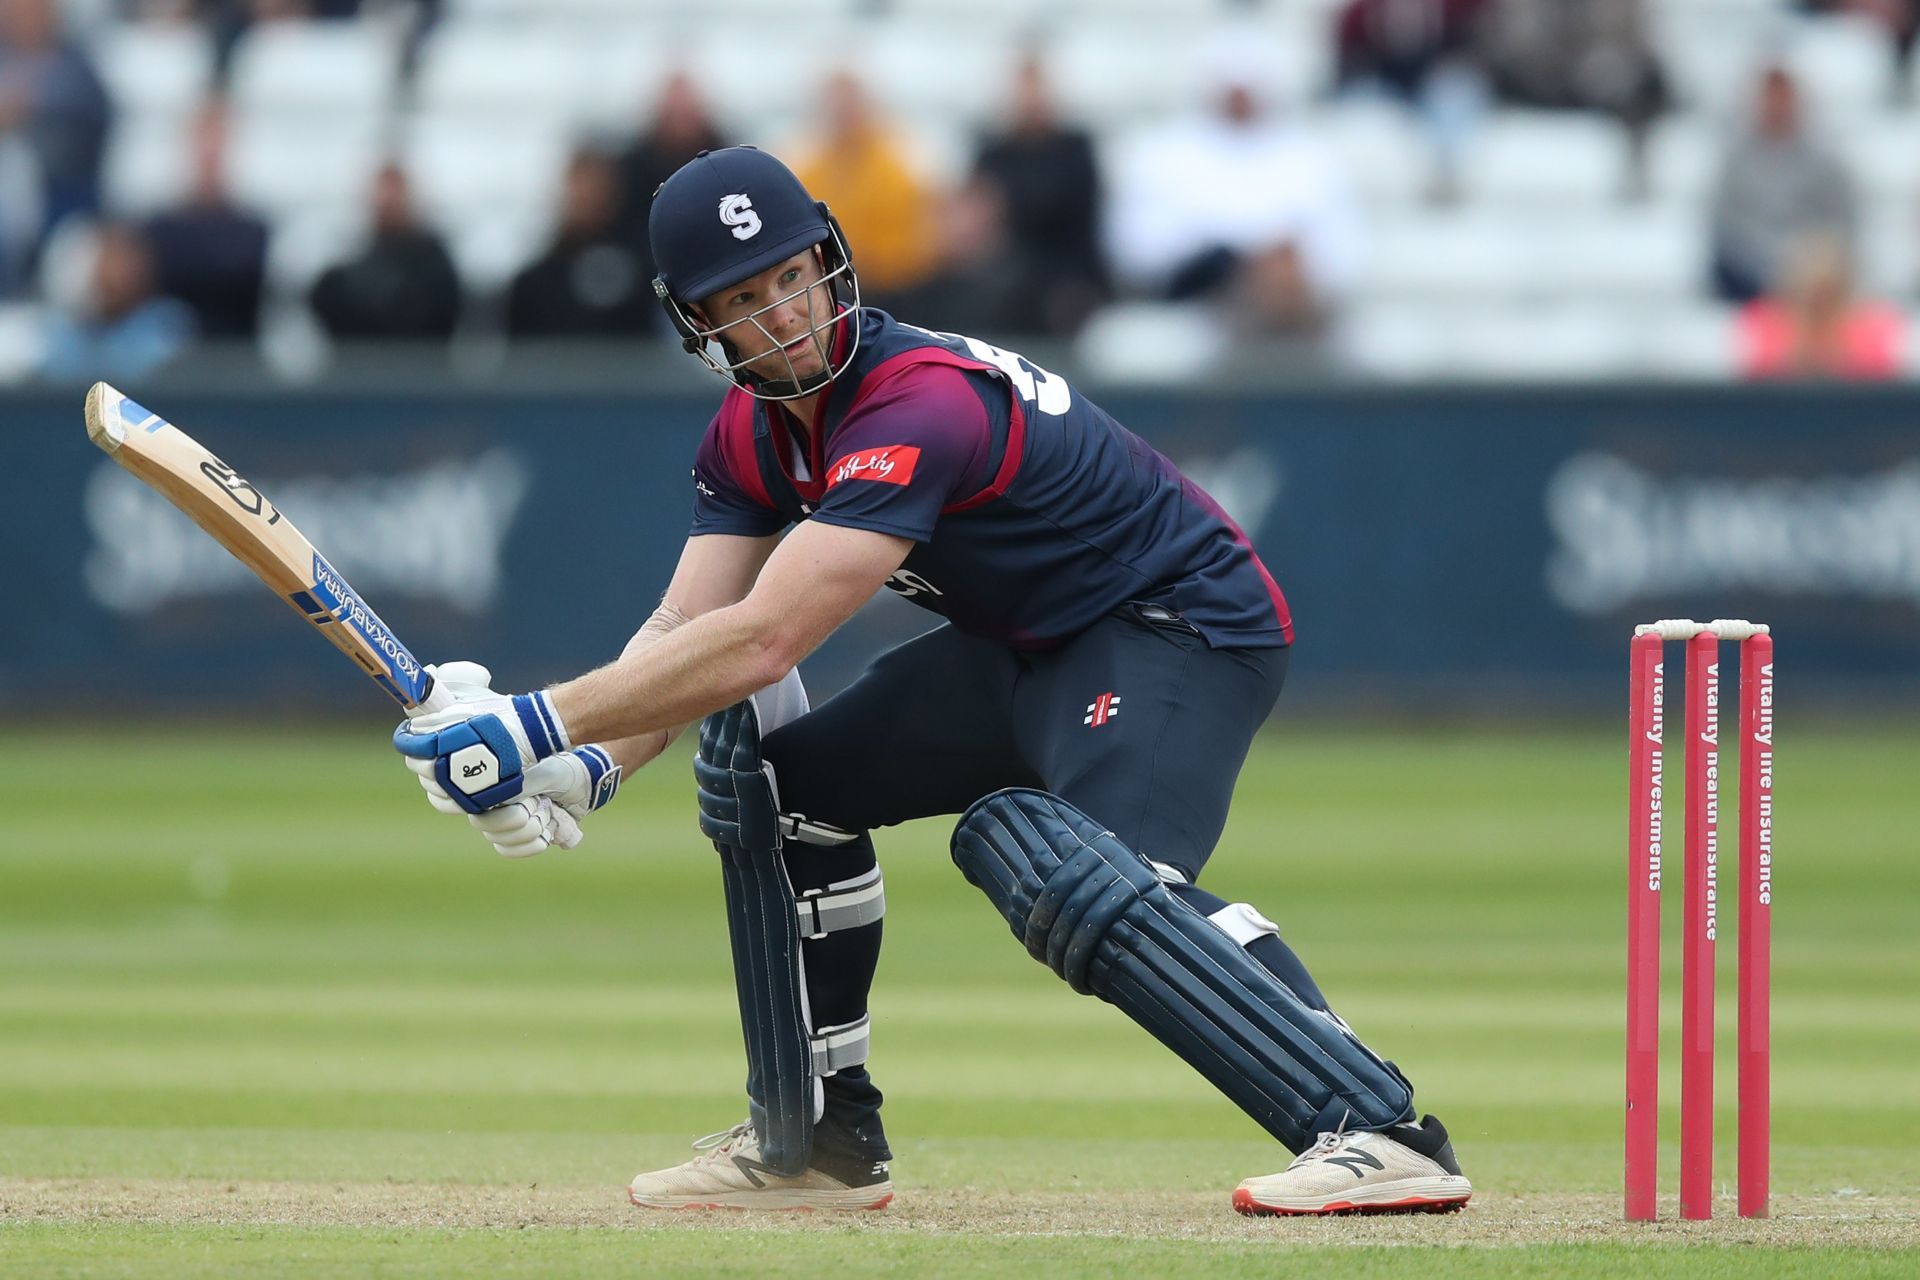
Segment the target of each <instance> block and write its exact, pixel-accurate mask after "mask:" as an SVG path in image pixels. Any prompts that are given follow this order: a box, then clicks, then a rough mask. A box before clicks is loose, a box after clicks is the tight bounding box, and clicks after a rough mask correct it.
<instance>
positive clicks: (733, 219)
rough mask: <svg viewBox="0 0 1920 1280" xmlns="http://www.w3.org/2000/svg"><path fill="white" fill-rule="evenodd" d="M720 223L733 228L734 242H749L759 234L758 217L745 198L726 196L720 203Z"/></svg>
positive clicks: (751, 202) (751, 204)
mask: <svg viewBox="0 0 1920 1280" xmlns="http://www.w3.org/2000/svg"><path fill="white" fill-rule="evenodd" d="M720 221H722V222H724V223H726V224H727V225H728V226H730V227H732V228H733V238H734V239H735V240H751V239H753V238H754V237H755V236H757V235H759V234H760V215H759V214H757V213H755V212H754V211H753V201H751V200H749V199H747V197H745V196H741V195H733V196H727V197H725V198H724V199H722V200H721V201H720Z"/></svg>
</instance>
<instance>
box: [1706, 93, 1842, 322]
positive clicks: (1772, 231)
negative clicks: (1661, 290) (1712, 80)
mask: <svg viewBox="0 0 1920 1280" xmlns="http://www.w3.org/2000/svg"><path fill="white" fill-rule="evenodd" d="M1854 217H1855V214H1854V193H1853V181H1852V178H1851V176H1850V175H1849V174H1848V172H1847V169H1846V166H1845V165H1844V164H1843V163H1842V162H1841V160H1840V157H1839V156H1838V155H1837V154H1836V153H1835V152H1833V151H1832V150H1830V149H1829V148H1827V147H1826V146H1824V145H1822V144H1821V143H1819V142H1817V141H1816V140H1814V139H1813V138H1812V137H1811V136H1810V135H1809V133H1808V132H1807V129H1806V126H1805V122H1804V121H1803V120H1802V118H1801V106H1800V91H1799V87H1798V85H1797V84H1796V83H1795V82H1794V78H1793V76H1792V74H1791V73H1790V72H1789V71H1788V70H1787V69H1786V68H1785V67H1783V66H1780V65H1777V64H1776V65H1773V66H1769V67H1767V68H1765V69H1764V70H1763V71H1762V72H1761V75H1760V83H1759V92H1758V95H1757V97H1756V99H1755V108H1754V117H1753V123H1752V126H1751V129H1750V131H1749V132H1748V133H1747V134H1746V135H1745V136H1743V137H1741V138H1739V139H1738V140H1737V141H1736V142H1735V143H1734V145H1733V146H1732V147H1731V148H1730V149H1729V151H1728V152H1727V155H1726V158H1725V160H1724V161H1723V162H1722V165H1721V170H1720V178H1719V183H1718V185H1717V187H1716V189H1715V191H1714V196H1713V226H1712V237H1713V250H1712V252H1713V284H1714V290H1715V292H1716V293H1717V294H1718V295H1719V296H1720V297H1722V298H1725V299H1727V300H1728V301H1730V302H1748V301H1751V300H1752V299H1754V298H1756V297H1759V296H1760V295H1762V294H1765V293H1769V292H1772V291H1773V290H1774V289H1775V288H1776V287H1777V285H1778V284H1779V282H1780V280H1781V270H1782V268H1783V267H1784V266H1785V264H1786V260H1787V251H1788V249H1789V248H1790V246H1792V245H1793V244H1794V243H1795V242H1796V241H1798V240H1800V239H1801V238H1803V237H1805V236H1807V235H1809V234H1816V233H1824V234H1827V235H1830V236H1833V237H1835V238H1836V239H1838V240H1839V241H1840V242H1841V244H1842V245H1843V246H1850V245H1851V244H1852V241H1853V234H1854Z"/></svg>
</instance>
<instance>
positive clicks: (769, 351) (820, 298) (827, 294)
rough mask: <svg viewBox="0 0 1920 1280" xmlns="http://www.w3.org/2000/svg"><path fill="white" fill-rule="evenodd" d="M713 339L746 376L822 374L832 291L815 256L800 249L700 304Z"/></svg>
mask: <svg viewBox="0 0 1920 1280" xmlns="http://www.w3.org/2000/svg"><path fill="white" fill-rule="evenodd" d="M699 305H700V311H701V313H702V314H703V315H704V316H705V317H706V320H707V323H708V325H709V326H710V327H711V328H712V329H713V330H714V333H715V336H716V337H721V338H724V339H726V341H727V342H728V343H729V344H731V345H732V347H733V349H734V351H735V352H737V353H738V354H737V356H736V358H737V359H738V360H739V361H740V362H741V364H742V365H743V366H744V367H745V368H746V369H748V370H749V371H751V372H753V373H756V374H758V375H759V376H761V377H763V378H769V379H772V380H774V381H776V382H799V381H800V380H801V379H803V378H808V377H812V376H814V375H815V374H819V373H822V372H825V370H826V368H827V361H828V358H829V353H828V350H827V344H828V343H829V342H830V341H831V340H832V336H833V317H834V306H833V288H832V286H831V285H829V284H828V283H827V282H826V281H824V280H823V279H822V278H821V273H820V259H819V256H818V254H817V251H815V250H813V249H803V250H801V251H800V252H799V253H796V254H794V255H793V256H792V257H791V258H788V259H787V260H786V261H784V262H781V263H778V264H776V265H775V266H772V267H769V268H768V269H767V270H765V271H762V272H761V273H760V274H759V275H757V276H753V277H751V278H750V279H746V280H742V281H740V282H739V283H738V284H733V285H729V286H727V287H726V288H725V289H722V290H720V291H719V292H718V293H711V294H708V295H707V296H706V297H705V298H702V299H701V300H700V304H699Z"/></svg>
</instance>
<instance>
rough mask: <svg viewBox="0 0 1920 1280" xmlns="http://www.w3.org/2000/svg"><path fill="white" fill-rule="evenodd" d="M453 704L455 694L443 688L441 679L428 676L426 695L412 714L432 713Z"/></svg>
mask: <svg viewBox="0 0 1920 1280" xmlns="http://www.w3.org/2000/svg"><path fill="white" fill-rule="evenodd" d="M452 705H453V695H451V694H449V693H447V692H446V691H445V690H443V689H442V688H441V687H440V682H439V681H437V680H435V679H434V678H433V677H432V676H428V677H427V693H426V696H425V697H423V698H421V699H420V701H419V703H418V704H417V705H416V706H414V707H413V709H412V714H414V715H430V714H432V713H433V712H435V711H444V710H446V709H447V708H448V707H450V706H452Z"/></svg>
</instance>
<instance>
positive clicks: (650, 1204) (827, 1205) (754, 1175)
mask: <svg viewBox="0 0 1920 1280" xmlns="http://www.w3.org/2000/svg"><path fill="white" fill-rule="evenodd" d="M693 1149H694V1150H695V1151H698V1152H699V1153H700V1154H699V1155H697V1156H695V1157H694V1158H693V1159H691V1160H689V1161H687V1162H686V1163H685V1164H677V1165H675V1166H673V1168H671V1169H661V1170H659V1171H657V1172H655V1173H643V1174H641V1175H640V1176H639V1177H637V1178H635V1179H634V1180H633V1182H632V1184H631V1185H629V1186H628V1187H627V1199H629V1200H631V1201H633V1202H634V1203H635V1204H637V1205H639V1206H640V1207H641V1208H643V1209H884V1208H886V1207H887V1204H888V1202H889V1201H891V1200H892V1199H893V1182H892V1181H891V1180H890V1179H889V1178H888V1177H887V1165H886V1162H885V1161H883V1160H879V1161H877V1160H861V1159H858V1158H848V1159H840V1158H835V1157H831V1156H826V1155H823V1154H821V1153H820V1152H818V1151H816V1152H815V1154H814V1159H813V1163H812V1165H811V1166H810V1167H809V1168H808V1169H807V1170H806V1172H804V1173H802V1174H799V1175H798V1176H796V1177H787V1176H785V1175H783V1174H779V1173H775V1172H774V1171H773V1170H772V1169H769V1168H768V1167H767V1166H766V1164H765V1163H764V1162H762V1160H761V1159H760V1139H759V1137H758V1136H757V1135H756V1134H755V1133H754V1131H753V1125H752V1124H751V1123H749V1122H747V1121H742V1122H741V1123H739V1124H737V1125H735V1126H733V1128H731V1129H726V1130H723V1131H721V1132H720V1133H711V1134H708V1135H707V1136H706V1137H704V1138H702V1139H700V1140H699V1141H698V1142H696V1143H694V1144H693Z"/></svg>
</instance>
